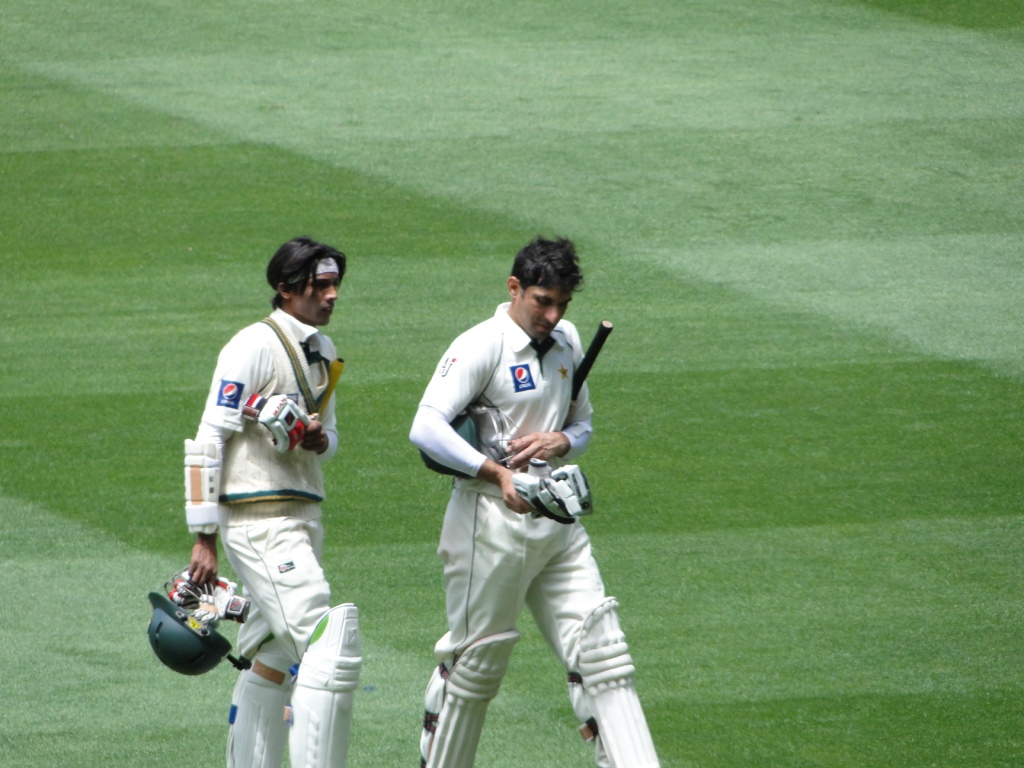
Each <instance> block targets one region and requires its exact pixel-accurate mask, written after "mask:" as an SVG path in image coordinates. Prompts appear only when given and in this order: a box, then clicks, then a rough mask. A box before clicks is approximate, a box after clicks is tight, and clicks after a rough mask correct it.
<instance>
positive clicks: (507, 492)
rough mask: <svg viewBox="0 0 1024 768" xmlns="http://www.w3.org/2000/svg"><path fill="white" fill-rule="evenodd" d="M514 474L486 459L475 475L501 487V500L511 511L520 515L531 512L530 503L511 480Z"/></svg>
mask: <svg viewBox="0 0 1024 768" xmlns="http://www.w3.org/2000/svg"><path fill="white" fill-rule="evenodd" d="M514 474H515V473H513V472H512V471H511V470H510V469H508V468H506V467H503V466H501V464H499V463H498V462H496V461H494V460H493V459H487V461H485V462H484V465H483V466H482V467H481V468H480V471H479V472H477V475H476V476H477V477H478V478H480V479H481V480H486V481H487V482H489V483H493V484H494V485H496V486H498V487H499V488H501V500H502V501H504V502H505V506H506V507H508V508H509V509H511V510H512V511H513V512H516V513H517V514H520V515H525V514H528V513H530V512H533V507H532V506H530V503H529V502H528V501H526V500H525V499H523V497H522V496H520V495H519V492H518V491H517V490H516V486H515V483H513V482H512V476H513V475H514Z"/></svg>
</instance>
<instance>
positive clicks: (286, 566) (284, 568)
mask: <svg viewBox="0 0 1024 768" xmlns="http://www.w3.org/2000/svg"><path fill="white" fill-rule="evenodd" d="M294 570H295V563H293V562H292V561H291V560H289V561H288V562H287V563H281V564H280V565H279V566H277V572H278V573H288V571H294Z"/></svg>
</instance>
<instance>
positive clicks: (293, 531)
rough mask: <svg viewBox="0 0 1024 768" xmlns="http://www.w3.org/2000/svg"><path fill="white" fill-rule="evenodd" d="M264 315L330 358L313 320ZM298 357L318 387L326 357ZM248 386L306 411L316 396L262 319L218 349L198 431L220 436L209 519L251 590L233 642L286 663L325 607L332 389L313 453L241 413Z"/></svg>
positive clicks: (301, 648)
mask: <svg viewBox="0 0 1024 768" xmlns="http://www.w3.org/2000/svg"><path fill="white" fill-rule="evenodd" d="M270 317H271V319H273V320H274V322H276V323H277V324H278V326H280V327H281V328H282V330H283V331H284V332H285V333H286V335H290V336H291V337H292V338H293V340H294V341H296V342H307V343H308V345H309V347H310V349H311V350H313V351H316V352H319V353H320V355H322V357H323V358H324V359H325V360H326V361H331V360H333V359H335V358H336V356H337V352H336V350H335V347H334V344H333V343H332V342H331V340H330V339H329V338H328V337H327V336H325V335H324V334H322V333H320V332H319V331H317V329H316V328H315V327H313V326H309V325H306V324H304V323H302V322H300V321H298V320H297V319H295V318H294V317H292V316H291V315H289V314H288V313H286V312H284V311H282V310H280V309H278V310H275V311H274V312H273V313H272V314H271V316H270ZM300 354H301V353H300ZM300 364H301V365H300V367H301V368H302V370H303V372H304V373H305V375H306V378H307V381H308V383H309V386H310V388H311V390H312V394H313V395H314V396H315V397H319V396H320V394H321V393H323V391H324V390H325V389H326V386H327V368H328V365H327V363H325V362H317V363H315V364H313V365H310V364H308V363H307V362H306V361H305V359H301V360H300ZM254 393H256V394H260V395H262V396H264V397H269V396H271V395H275V394H286V395H289V396H290V397H292V398H293V399H295V400H296V402H298V403H299V405H300V407H302V409H303V410H304V411H307V412H311V411H312V410H314V407H315V405H316V404H315V403H307V402H305V401H304V398H303V397H302V395H301V394H300V386H299V383H298V377H297V375H296V373H295V370H294V365H293V363H292V361H291V360H290V359H289V357H288V355H287V352H286V351H285V348H284V345H282V343H281V341H280V339H279V338H278V337H277V335H276V334H275V333H274V331H273V329H271V327H270V326H268V325H267V324H266V323H263V322H259V323H255V324H253V325H251V326H248V327H247V328H243V329H242V330H241V331H239V332H238V333H237V334H236V335H235V336H234V338H232V339H231V341H229V342H228V344H227V345H226V346H225V347H224V349H223V350H222V351H221V354H220V356H219V358H218V360H217V367H216V369H215V371H214V376H213V384H212V386H211V389H210V394H209V397H208V399H207V402H206V408H205V410H204V411H203V416H202V424H201V425H200V430H199V435H198V436H197V437H204V436H205V437H206V438H210V437H213V438H214V439H218V438H219V440H221V441H222V444H223V456H222V467H223V469H222V474H221V493H220V503H219V505H218V526H219V528H220V533H221V540H222V544H223V547H224V552H225V554H226V555H227V558H228V561H229V562H230V563H231V566H232V568H233V569H234V570H235V573H236V574H237V576H238V578H239V580H240V581H241V583H242V584H243V585H244V586H245V591H246V595H247V596H248V597H250V599H251V600H252V609H251V612H250V614H249V618H248V620H247V621H246V623H245V624H243V625H242V626H241V628H240V629H239V633H238V647H239V652H240V653H241V654H242V655H243V656H246V657H248V658H253V656H254V654H255V653H256V651H257V650H259V649H260V648H261V646H262V648H263V651H270V652H272V653H273V654H274V655H275V656H276V657H278V658H281V657H285V658H287V659H289V660H290V662H291V663H292V664H294V663H297V662H298V661H299V660H300V659H301V657H302V654H303V653H304V652H305V650H306V647H307V645H308V643H309V639H310V635H311V634H312V632H313V629H314V628H315V627H316V624H317V622H318V621H319V620H320V618H321V617H322V616H323V615H324V613H326V612H327V610H328V609H329V608H330V607H331V603H330V587H329V585H328V583H327V579H326V578H325V576H324V572H323V568H322V566H321V556H322V549H323V528H322V525H321V522H320V502H321V501H322V500H323V497H324V483H323V473H322V470H321V466H320V465H321V463H322V462H323V461H325V460H327V459H328V458H330V457H331V456H332V455H333V454H334V452H335V451H336V449H337V444H338V431H337V422H336V418H335V409H334V398H332V399H331V401H330V402H329V403H327V404H326V407H325V408H324V409H323V412H322V413H320V415H319V420H320V421H321V422H322V423H323V425H324V430H325V432H326V433H327V436H328V440H329V448H328V449H327V450H326V451H325V452H324V453H323V454H320V455H317V454H316V453H314V452H312V451H305V450H302V449H301V448H295V449H294V450H292V451H289V452H288V453H284V454H282V453H278V452H277V450H276V448H274V446H273V445H272V443H271V439H270V433H269V431H268V430H267V429H266V428H265V427H264V426H263V425H261V424H258V423H256V422H253V421H251V420H248V419H243V418H242V412H241V409H242V405H243V404H244V403H245V401H246V400H247V399H248V398H249V396H250V395H252V394H254ZM218 526H192V529H193V531H196V530H206V531H210V530H216V528H217V527H218ZM268 638H272V639H271V640H269V641H268ZM285 671H287V670H285Z"/></svg>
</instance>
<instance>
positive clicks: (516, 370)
mask: <svg viewBox="0 0 1024 768" xmlns="http://www.w3.org/2000/svg"><path fill="white" fill-rule="evenodd" d="M509 370H510V371H512V387H513V389H514V391H516V392H526V391H527V390H530V389H536V388H537V385H536V384H535V383H534V381H533V374H532V373H530V366H529V365H527V364H525V363H523V364H522V365H510V366H509Z"/></svg>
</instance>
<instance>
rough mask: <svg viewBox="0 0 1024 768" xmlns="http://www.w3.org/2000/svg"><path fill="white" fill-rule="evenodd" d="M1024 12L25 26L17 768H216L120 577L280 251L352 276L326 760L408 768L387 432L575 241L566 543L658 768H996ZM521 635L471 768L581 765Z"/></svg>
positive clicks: (6, 371)
mask: <svg viewBox="0 0 1024 768" xmlns="http://www.w3.org/2000/svg"><path fill="white" fill-rule="evenodd" d="M1021 21H1022V20H1021V5H1020V4H1019V3H1006V2H1003V3H999V2H986V3H972V4H952V3H945V4H943V3H932V4H928V3H916V4H915V3H897V2H888V1H886V2H864V3H855V2H850V3H835V4H829V3H812V2H781V3H772V4H770V6H766V5H765V4H756V3H752V2H738V1H737V2H726V3H689V4H678V3H670V2H664V3H654V2H651V3H643V4H636V3H629V4H627V3H612V2H601V3H597V4H594V3H588V4H575V3H568V2H557V3H521V4H508V3H479V4H474V5H473V6H471V7H469V8H466V7H463V6H461V5H457V4H454V3H446V2H435V3H425V4H418V5H416V6H415V7H412V8H410V7H406V4H399V3H391V4H388V3H377V4H373V5H368V4H360V3H346V2H342V3H335V2H332V3H319V2H309V3H288V4H277V3H226V4H221V5H219V6H216V7H210V6H204V5H200V4H191V5H190V4H188V3H186V4H184V5H183V4H181V3H174V4H171V3H156V2H151V3H135V4H123V3H122V4H116V5H115V4H107V3H103V2H99V1H98V0H92V1H91V2H87V3H80V4H77V5H74V6H70V7H66V8H62V9H61V11H60V13H57V12H56V11H55V10H54V9H53V8H51V7H49V6H41V5H39V4H37V3H30V2H25V1H22V0H16V1H15V2H13V3H9V4H8V6H6V7H5V12H4V15H3V17H2V18H0V50H2V51H3V52H4V53H3V55H2V57H0V75H2V76H0V98H2V99H3V103H4V104H5V107H4V112H3V116H2V118H0V148H2V150H3V151H2V152H0V264H2V266H3V273H4V281H3V286H2V288H0V295H2V298H3V301H2V302H0V315H2V323H3V327H4V333H3V334H2V335H0V380H2V384H3V391H4V393H5V395H7V398H8V408H7V409H6V411H7V412H6V414H5V427H4V431H3V432H2V433H0V514H2V520H3V525H2V528H0V532H2V533H0V536H2V539H0V558H2V560H3V568H2V569H0V572H2V573H3V581H2V582H0V647H3V648H4V649H5V650H4V654H3V658H4V662H3V663H2V667H0V668H2V669H3V672H4V678H5V679H4V691H5V696H4V698H5V704H4V705H3V708H2V710H0V711H3V713H4V717H3V718H0V763H2V764H3V765H4V766H11V767H12V768H27V767H29V766H32V767H35V766H62V765H66V766H76V768H79V767H84V768H91V766H101V765H103V766H107V765H126V766H129V765H130V766H134V765H146V766H176V765H180V764H181V763H182V762H185V761H187V762H189V763H191V764H200V765H216V764H218V763H219V761H220V759H221V754H222V750H223V747H222V743H223V726H222V725H221V723H223V722H224V719H225V712H226V707H227V702H228V697H229V695H230V688H231V685H232V683H233V677H234V673H233V672H232V671H231V670H230V668H228V667H227V666H224V667H222V668H219V669H218V670H216V671H215V672H213V673H211V674H210V675H207V676H205V677H203V678H199V679H186V678H181V677H178V676H175V675H173V674H171V673H170V672H167V671H166V670H164V669H163V668H161V667H159V665H158V663H157V662H156V660H155V659H154V658H153V657H152V655H151V653H150V651H149V649H148V647H147V646H146V642H145V634H144V629H145V624H146V622H147V621H148V604H147V603H146V601H145V592H146V591H148V590H149V589H151V588H155V587H157V586H159V584H160V583H162V581H163V579H164V578H166V576H168V575H169V574H170V573H171V572H172V571H173V570H174V569H175V568H177V567H180V565H181V564H182V563H183V562H184V560H185V558H186V557H187V553H188V548H189V540H188V537H187V536H186V535H185V533H184V532H183V530H182V524H181V511H180V506H181V502H180V494H181V492H180V469H179V467H180V461H181V459H180V454H181V450H180V445H181V441H182V439H183V438H184V437H187V436H190V435H191V434H192V432H193V431H194V428H195V422H196V419H197V418H198V414H199V411H200V409H201V405H202V401H203V398H204V396H205V390H206V386H207V384H208V380H209V376H210V373H211V371H212V366H213V362H214V358H215V355H216V352H217V350H218V349H219V348H220V346H221V345H222V344H223V343H224V341H226V339H227V338H228V337H229V336H230V334H231V333H233V332H234V331H235V330H237V328H239V327H241V326H242V325H243V324H246V323H248V322H251V321H252V320H254V319H258V317H260V316H261V314H260V313H261V312H262V311H263V310H264V309H265V308H266V304H265V303H264V302H265V301H266V298H267V290H266V289H265V287H264V286H263V283H262V280H261V277H260V273H261V271H262V268H263V267H264V265H265V262H266V260H267V258H268V257H269V255H270V253H271V252H272V250H273V248H274V247H276V245H278V244H279V243H280V242H282V241H283V240H284V239H287V238H288V237H291V236H293V235H295V234H299V233H303V232H308V233H309V234H312V235H314V236H318V237H322V238H324V239H326V240H328V241H330V242H334V243H336V244H338V245H339V246H341V247H342V248H343V249H344V250H346V252H347V253H348V254H349V255H350V257H351V272H350V275H349V276H348V277H347V278H346V283H345V286H344V288H343V292H342V299H341V302H340V305H339V311H338V312H336V317H335V320H334V321H333V323H332V325H331V327H330V328H329V332H330V333H331V334H332V336H333V337H334V338H335V340H336V341H337V342H338V346H339V349H340V350H341V351H342V354H343V355H344V356H345V357H346V360H347V361H348V367H347V370H346V373H345V376H344V377H343V379H342V381H341V383H340V384H339V390H338V397H339V401H338V407H339V419H340V421H341V423H342V425H343V430H344V435H345V443H344V446H343V450H342V452H341V454H340V455H339V456H338V458H337V459H335V461H334V462H333V463H332V464H330V465H329V469H328V481H329V484H330V500H329V503H328V504H327V505H326V514H327V519H328V540H327V547H328V563H327V568H328V575H329V577H330V578H331V581H332V584H333V585H334V589H335V593H336V596H337V597H338V598H339V599H353V600H355V601H356V602H358V603H359V604H360V605H361V607H362V611H363V626H364V633H365V640H364V642H365V644H366V666H365V671H364V676H363V685H364V690H363V691H362V692H361V696H360V700H359V702H358V708H357V711H356V727H355V733H354V736H353V746H352V761H351V762H352V764H358V765H365V766H378V765H379V766H394V765H402V764H413V763H414V762H415V759H416V758H415V753H416V739H417V735H418V734H417V727H418V725H417V723H418V719H419V714H420V713H419V710H420V707H421V694H422V687H423V684H424V683H425V679H426V675H427V672H428V670H429V667H430V664H431V656H430V648H431V646H432V644H433V642H434V640H435V639H436V637H437V636H438V635H439V634H440V633H441V632H442V631H443V627H442V624H441V622H442V621H443V614H442V595H441V586H440V568H439V565H438V564H437V562H436V558H435V557H434V555H433V549H434V546H435V541H436V535H437V529H438V527H439V524H440V516H441V510H442V508H443V504H444V497H445V484H444V481H443V480H441V479H440V478H438V477H435V476H432V475H430V474H428V473H427V472H426V471H425V470H423V469H422V468H421V467H420V465H419V460H418V458H417V456H416V455H415V452H414V451H413V450H412V449H411V446H409V444H408V443H407V440H406V433H407V430H408V423H409V420H410V418H411V414H412V411H413V410H414V408H415V403H416V401H417V399H418V397H419V394H420V392H421V390H422V387H423V385H424V383H425V381H426V378H427V376H428V375H429V371H430V370H431V368H432V366H433V364H434V363H435V362H436V359H437V358H438V356H439V355H440V354H441V352H442V351H443V348H444V345H445V344H446V343H447V342H448V341H449V340H450V339H451V337H452V336H453V335H454V334H455V333H457V332H458V331H459V330H461V329H463V328H464V327H466V326H467V325H468V324H470V323H472V322H475V321H476V320H478V319H480V318H482V317H484V316H485V315H486V314H488V313H489V312H491V311H492V309H493V305H494V304H495V303H497V302H498V301H500V300H501V279H502V275H503V274H504V271H505V270H506V269H507V267H508V264H509V263H510V260H511V255H512V253H514V251H515V249H516V248H518V247H519V246H520V245H522V243H523V242H525V240H526V239H527V238H529V237H530V236H531V235H532V234H533V233H534V232H536V231H544V232H547V233H549V234H550V233H556V232H557V233H565V234H568V235H570V236H573V237H574V238H575V239H576V240H577V242H578V243H579V245H580V247H581V251H582V253H583V257H584V266H585V268H586V271H587V282H588V287H587V288H586V289H585V291H584V292H583V293H582V294H580V295H579V296H578V298H577V300H576V301H575V302H574V305H573V307H572V310H571V317H572V319H574V320H575V321H576V322H577V324H578V325H579V326H580V328H581V330H582V332H583V334H584V336H586V337H589V334H590V333H592V330H593V328H594V327H596V325H597V322H598V321H599V320H600V319H602V318H604V317H608V318H610V319H612V320H613V321H614V322H615V323H616V332H615V334H613V336H612V338H611V339H610V341H609V343H608V345H607V346H606V348H605V351H604V353H603V357H602V360H601V362H600V364H599V365H598V367H597V368H596V369H595V371H594V374H593V390H592V391H593V397H594V399H595V401H596V404H597V409H598V422H597V429H598V434H597V440H596V442H595V445H594V447H593V449H592V451H591V453H590V454H589V455H588V456H587V457H586V463H585V464H584V467H585V469H586V471H587V472H588V476H589V477H590V478H591V480H592V482H593V484H594V487H595V493H596V494H597V502H598V511H597V514H596V515H595V516H594V518H592V520H590V521H588V529H589V530H590V531H591V533H592V536H593V538H594V541H595V547H596V550H597V555H598V558H599V561H600V563H601V565H602V570H603V572H604V575H605V579H606V581H607V583H608V586H609V589H610V591H611V592H612V593H614V594H616V595H618V596H619V597H620V599H621V600H622V604H623V622H624V624H625V626H626V629H627V631H628V633H629V636H630V640H631V644H632V647H633V653H634V656H635V657H636V659H637V662H638V676H639V685H640V690H641V694H642V696H643V699H644V702H645V706H646V708H647V714H648V717H649V720H650V722H651V727H652V730H653V732H654V735H655V740H656V743H657V745H658V748H659V751H660V753H661V756H662V758H663V764H664V765H666V766H702V765H709V766H710V765H715V766H760V765H775V766H855V765H856V766H863V765H874V766H890V765H900V766H931V765H941V766H964V767H965V768H966V767H968V766H970V767H971V768H974V767H975V766H979V765H985V766H1003V765H1005V766H1010V765H1017V764H1020V763H1021V761H1022V759H1024V746H1022V744H1021V736H1020V723H1021V719H1022V714H1024V711H1022V710H1024V707H1022V703H1024V696H1022V691H1021V684H1022V682H1024V675H1022V667H1021V661H1020V659H1021V652H1022V650H1024V647H1022V641H1021V632H1020V630H1021V621H1020V616H1021V609H1022V605H1021V602H1022V600H1021V595H1020V590H1019V589H1018V588H1017V586H1016V583H1017V581H1019V574H1020V572H1021V566H1022V565H1024V562H1022V561H1024V557H1022V544H1021V541H1022V536H1021V533H1022V531H1021V528H1022V525H1021V515H1020V513H1021V505H1022V501H1024V498H1022V497H1024V493H1022V490H1024V483H1022V480H1021V469H1022V458H1024V451H1022V449H1021V445H1022V437H1024V434H1022V433H1024V427H1022V425H1024V418H1022V417H1024V413H1022V411H1024V392H1022V382H1024V362H1022V358H1021V355H1020V350H1021V349H1022V348H1024V339H1022V336H1024V322H1022V321H1024V317H1022V314H1021V312H1022V310H1021V305H1020V301H1019V296H1020V295H1021V290H1020V289H1021V288H1022V287H1024V286H1022V285H1021V280H1022V274H1024V272H1022V270H1021V267H1022V266H1024V265H1022V261H1021V257H1020V253H1021V248H1020V246H1021V240H1022V237H1021V232H1022V227H1021V224H1022V218H1024V217H1022V214H1021V211H1022V210H1024V207H1022V205H1021V203H1022V202H1024V200H1022V198H1024V190H1022V186H1021V182H1020V172H1019V171H1020V167H1021V160H1022V148H1024V138H1022V134H1021V132H1020V130H1019V128H1020V125H1021V111H1022V103H1021V100H1020V97H1019V87H1018V83H1019V75H1020V72H1021V70H1022V64H1024V55H1022V42H1024V38H1022V33H1021V29H1020V25H1021ZM58 43H59V44H58ZM27 585H31V588H29V587H28V586H27ZM27 606H31V608H30V609H29V608H28V607H27ZM40 617H43V618H40ZM520 628H521V629H522V630H523V631H524V634H525V637H524V641H523V642H522V643H521V644H520V645H519V646H518V647H517V650H516V654H515V656H514V658H513V664H512V669H511V672H510V674H509V676H508V677H507V678H506V682H505V685H504V686H503V690H502V693H501V695H500V696H499V698H498V699H497V700H496V701H495V703H494V705H493V709H492V712H491V715H490V718H489V726H488V728H487V730H486V731H485V735H484V740H483V743H482V746H481V753H480V760H479V764H481V765H490V766H522V765H545V766H563V765H564V766H583V765H588V764H589V760H588V758H587V751H586V748H585V747H584V746H583V745H582V744H580V743H578V740H577V739H576V738H575V737H574V736H573V734H572V728H573V722H572V717H571V713H570V712H569V707H568V703H567V702H566V700H565V696H564V683H563V681H562V680H563V678H562V674H561V672H560V671H559V670H558V669H557V665H555V664H554V662H553V660H552V659H551V658H550V654H548V652H547V650H546V649H545V648H544V646H543V643H542V641H541V640H540V638H539V636H538V635H537V633H536V630H535V629H534V628H533V627H532V625H531V623H530V622H529V621H528V620H525V619H524V621H523V622H522V625H521V627H520ZM197 723H198V724H202V728H201V734H200V735H197V728H196V726H195V724H197Z"/></svg>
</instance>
